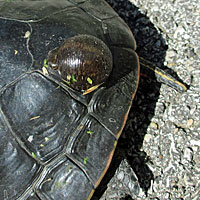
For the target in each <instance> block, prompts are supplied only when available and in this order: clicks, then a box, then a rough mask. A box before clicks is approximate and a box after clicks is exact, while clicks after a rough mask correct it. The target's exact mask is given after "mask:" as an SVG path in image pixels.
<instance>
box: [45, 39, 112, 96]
mask: <svg viewBox="0 0 200 200" xmlns="http://www.w3.org/2000/svg"><path fill="white" fill-rule="evenodd" d="M48 64H49V66H50V67H51V69H53V70H57V71H58V72H59V74H60V76H61V78H62V81H63V82H65V83H67V84H68V85H69V86H70V87H72V88H73V89H76V90H79V91H82V92H85V91H87V90H88V89H89V88H96V87H95V86H98V85H100V84H102V83H103V82H104V81H105V80H106V79H107V78H108V77H109V74H110V72H111V71H112V54H111V52H110V50H109V48H108V47H107V45H106V44H105V43H104V42H103V41H101V40H100V39H98V38H96V37H94V36H91V35H78V36H75V37H72V38H69V39H67V40H66V41H65V42H64V43H63V44H62V45H61V46H60V47H59V48H56V49H54V50H52V51H50V52H49V55H48Z"/></svg>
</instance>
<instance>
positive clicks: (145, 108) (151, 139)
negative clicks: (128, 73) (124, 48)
mask: <svg viewBox="0 0 200 200" xmlns="http://www.w3.org/2000/svg"><path fill="white" fill-rule="evenodd" d="M109 3H110V4H111V5H112V6H113V7H114V8H115V9H116V11H117V12H118V13H119V14H120V16H121V17H122V18H123V19H124V20H125V21H126V22H127V23H128V25H129V26H130V27H131V30H132V32H133V34H134V36H135V38H136V42H137V46H138V48H137V52H138V54H139V56H142V57H143V58H145V59H146V60H149V61H151V62H152V63H153V64H154V65H156V66H159V67H161V68H163V69H165V70H166V71H168V72H169V73H172V74H174V75H175V73H176V74H177V75H178V77H179V78H180V79H182V80H183V81H184V82H185V83H186V84H188V85H189V86H190V87H189V89H188V90H187V92H185V93H179V92H177V91H175V90H173V89H172V88H170V87H168V86H166V85H163V84H162V85H160V84H159V83H156V81H154V80H153V79H151V78H149V77H147V76H142V77H141V81H140V85H139V90H138V93H137V95H136V98H135V101H134V103H133V107H132V109H131V113H130V115H129V120H128V122H127V125H126V128H125V131H124V134H123V135H122V139H121V140H120V143H119V148H118V151H119V152H123V155H125V156H122V158H121V160H123V159H124V157H126V158H127V162H128V163H129V165H130V166H131V169H133V171H134V172H135V174H136V175H137V177H138V182H139V184H140V189H141V190H140V193H139V194H138V195H137V197H135V194H130V193H129V192H127V189H124V190H123V191H120V195H119V196H116V195H114V194H118V193H119V191H118V187H116V192H115V189H114V187H113V186H110V184H108V188H107V190H106V192H105V193H104V195H103V196H102V198H101V199H102V200H104V199H105V197H106V199H107V200H108V199H115V200H122V199H126V200H127V199H134V200H150V199H153V200H175V199H176V200H177V199H178V200H191V199H194V200H199V198H200V175H199V174H200V135H199V134H200V40H199V38H200V23H199V22H200V2H199V1H198V0H190V1H186V0H176V1H172V0H170V1H165V0H148V1H146V0H132V3H133V4H131V3H130V2H129V1H127V0H123V1H122V0H109ZM172 70H173V71H174V72H175V73H173V72H172ZM118 157H119V156H118V155H116V156H115V160H118ZM116 163H118V162H117V161H116ZM123 173H124V169H121V168H118V170H117V171H116V173H115V175H114V177H113V178H112V179H111V182H112V183H113V182H114V183H113V184H115V185H120V184H121V183H122V182H123V181H122V180H120V181H119V180H118V179H117V177H122V176H121V174H123ZM115 181H116V182H115ZM124 182H126V181H125V180H124ZM130 182H131V179H130ZM134 183H135V180H134ZM109 192H110V194H111V196H109ZM113 197H114V198H113Z"/></svg>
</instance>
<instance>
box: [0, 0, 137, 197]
mask: <svg viewBox="0 0 200 200" xmlns="http://www.w3.org/2000/svg"><path fill="white" fill-rule="evenodd" d="M0 27H1V28H0V199H4V200H7V199H8V200H16V199H17V200H50V199H54V200H73V199H74V200H86V199H90V198H91V197H92V195H93V192H94V190H95V188H96V187H97V186H98V185H99V183H100V181H101V179H102V177H103V176H104V174H105V173H106V171H107V169H108V167H109V164H110V162H111V159H112V156H113V153H114V150H115V147H116V145H117V141H118V138H119V137H120V134H121V132H122V129H123V127H124V125H125V123H126V119H127V116H128V112H129V109H130V107H131V104H132V99H133V98H134V96H135V93H136V90H137V86H138V80H139V63H138V57H137V55H136V53H135V49H136V44H135V40H134V38H133V36H132V33H131V31H130V30H129V28H128V26H127V25H126V24H125V23H124V21H123V20H122V19H121V18H120V17H119V16H118V15H117V14H116V13H115V12H114V11H113V10H112V8H111V7H109V6H108V4H107V3H106V2H105V1H104V0H98V1H97V0H65V1H64V0H59V1H54V0H47V1H28V0H27V1H1V2H0Z"/></svg>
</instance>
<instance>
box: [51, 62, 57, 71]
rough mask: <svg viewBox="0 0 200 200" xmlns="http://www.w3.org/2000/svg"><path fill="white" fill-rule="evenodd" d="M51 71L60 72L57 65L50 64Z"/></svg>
mask: <svg viewBox="0 0 200 200" xmlns="http://www.w3.org/2000/svg"><path fill="white" fill-rule="evenodd" d="M49 65H50V67H51V69H53V70H58V65H57V64H54V63H49Z"/></svg>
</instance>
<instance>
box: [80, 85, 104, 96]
mask: <svg viewBox="0 0 200 200" xmlns="http://www.w3.org/2000/svg"><path fill="white" fill-rule="evenodd" d="M102 84H103V83H100V84H98V85H94V86H92V87H91V88H88V89H87V90H85V91H84V92H83V95H86V94H89V93H90V92H93V91H94V90H96V89H97V88H98V87H99V86H100V85H102Z"/></svg>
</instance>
